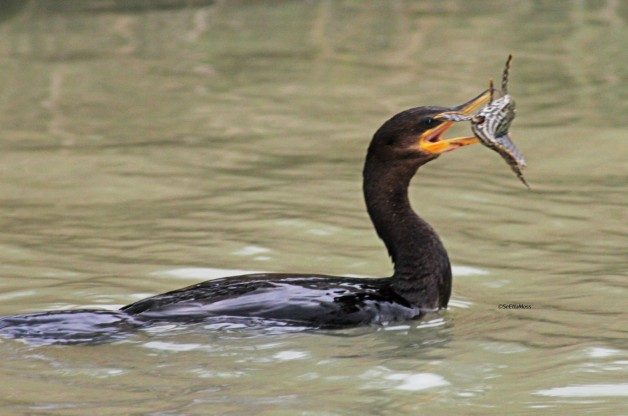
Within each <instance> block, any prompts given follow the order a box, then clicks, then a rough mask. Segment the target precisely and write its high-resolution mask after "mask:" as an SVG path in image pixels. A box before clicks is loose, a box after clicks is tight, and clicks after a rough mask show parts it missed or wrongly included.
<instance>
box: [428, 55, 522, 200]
mask: <svg viewBox="0 0 628 416" xmlns="http://www.w3.org/2000/svg"><path fill="white" fill-rule="evenodd" d="M511 60H512V55H510V56H508V60H507V61H506V67H505V68H504V74H503V76H502V88H501V91H500V95H501V96H500V97H499V98H495V97H494V95H495V89H494V88H493V82H492V81H491V84H490V92H491V100H490V102H489V103H488V104H487V105H486V106H485V107H484V108H482V110H480V112H479V113H477V114H476V115H474V116H468V115H465V114H462V113H457V112H451V113H443V114H442V115H441V116H440V118H444V119H447V120H449V121H456V122H458V121H467V120H470V121H471V130H472V131H473V134H474V135H475V136H476V137H477V138H478V140H479V141H480V142H481V143H482V144H483V145H485V146H486V147H488V148H490V149H492V150H494V151H496V152H497V153H499V154H500V156H501V157H502V158H504V160H506V162H507V163H508V165H509V166H510V167H511V168H512V170H513V171H514V172H515V174H516V175H517V177H518V178H519V179H520V180H521V182H523V184H524V185H525V186H527V187H528V188H529V187H530V186H529V185H528V183H527V182H526V180H525V179H524V177H523V172H522V171H523V169H525V167H526V162H525V159H524V158H523V155H522V154H521V152H520V151H519V149H517V146H515V144H514V143H513V141H512V139H511V138H510V135H509V134H508V129H509V128H510V124H511V123H512V121H513V120H514V119H515V101H514V100H513V98H512V96H511V95H510V94H508V72H509V70H510V61H511Z"/></svg>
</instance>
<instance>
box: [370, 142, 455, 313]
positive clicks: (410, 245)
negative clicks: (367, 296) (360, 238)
mask: <svg viewBox="0 0 628 416" xmlns="http://www.w3.org/2000/svg"><path fill="white" fill-rule="evenodd" d="M419 165H420V164H411V163H403V162H401V163H395V162H393V164H392V165H387V164H386V163H384V162H382V161H380V160H379V159H378V158H377V156H373V155H371V154H369V155H367V159H366V164H365V166H364V198H365V201H366V206H367V209H368V213H369V216H370V217H371V221H373V225H374V226H375V230H376V231H377V234H378V235H379V237H380V238H381V239H382V240H383V241H384V244H386V248H387V249H388V253H389V254H390V257H391V258H392V261H393V263H394V274H393V276H392V278H391V285H392V287H393V288H394V290H395V291H396V292H397V293H398V294H400V295H401V296H403V297H404V298H405V299H406V300H408V301H409V302H410V303H412V304H413V305H415V306H418V307H420V308H425V309H438V308H444V307H446V306H447V302H448V301H449V296H450V294H451V266H450V264H449V258H448V256H447V251H446V250H445V248H444V246H443V244H442V242H441V241H440V238H439V237H438V235H437V234H436V232H435V231H434V230H433V229H432V227H431V226H430V225H429V224H428V223H427V222H425V221H424V220H423V219H421V218H420V217H419V216H418V215H417V214H416V213H415V212H414V211H413V210H412V207H411V206H410V201H409V199H408V185H409V184H410V180H411V179H412V177H413V176H414V174H415V172H416V171H417V169H418V167H419Z"/></svg>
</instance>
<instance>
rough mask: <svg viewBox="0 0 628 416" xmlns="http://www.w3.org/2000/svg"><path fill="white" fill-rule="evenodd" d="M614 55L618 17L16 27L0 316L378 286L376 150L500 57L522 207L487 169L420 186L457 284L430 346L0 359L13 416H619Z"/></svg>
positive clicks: (562, 13) (340, 10)
mask: <svg viewBox="0 0 628 416" xmlns="http://www.w3.org/2000/svg"><path fill="white" fill-rule="evenodd" d="M627 41H628V3H626V2H623V1H619V0H615V1H612V0H609V1H573V2H567V1H564V2H554V1H534V2H533V1H530V2H524V1H512V2H501V1H495V2H491V1H464V0H459V1H458V0H449V1H433V2H432V1H422V2H411V1H390V2H381V1H338V2H332V1H309V2H305V1H304V2H298V1H290V2H279V1H254V2H253V1H251V2H246V1H215V2H212V1H200V0H196V1H194V0H188V1H175V0H159V1H153V2H150V1H140V0H132V1H121V0H118V1H116V0H109V1H106V0H101V1H96V0H90V1H64V2H56V1H43V0H42V1H6V0H5V1H3V2H2V3H0V74H1V77H0V227H1V228H0V229H1V230H2V232H1V233H0V315H7V314H15V313H22V312H29V311H36V310H48V309H66V308H77V307H102V308H115V307H118V306H120V305H123V304H127V303H130V302H132V301H134V300H137V299H139V298H142V297H144V296H148V295H150V294H155V293H159V292H162V291H166V290H170V289H174V288H178V287H182V286H184V285H187V284H192V283H195V282H198V281H201V280H204V279H208V278H212V277H216V276H221V275H228V274H230V273H232V270H235V271H234V272H233V273H237V272H238V271H239V270H245V271H249V270H255V271H257V270H259V271H271V272H291V271H294V272H296V271H298V272H305V273H308V272H309V273H325V274H350V275H365V276H381V275H387V274H388V273H390V265H389V262H388V258H387V256H386V253H385V249H384V248H383V245H382V244H381V242H380V241H378V239H377V237H376V235H375V233H374V232H373V230H372V228H371V225H370V222H369V220H368V217H367V215H366V212H365V210H364V207H363V201H362V195H361V182H360V181H361V168H362V160H363V156H364V154H365V151H366V146H367V145H368V142H369V140H370V137H371V136H372V134H373V132H374V131H375V129H376V128H377V127H378V126H379V125H380V124H381V123H382V122H383V121H384V120H386V119H387V118H388V117H390V116H391V115H392V114H394V113H396V112H398V111H401V110H403V109H406V108H408V107H412V106H417V105H422V104H439V105H453V104H458V103H460V102H463V101H466V100H467V99H469V98H471V97H472V96H474V95H475V94H477V93H479V92H480V91H481V90H482V89H484V88H485V87H486V86H487V83H488V79H489V78H491V77H493V78H498V77H499V75H500V71H501V68H502V65H503V61H504V59H505V57H506V56H507V54H508V53H510V52H512V53H513V54H514V55H515V60H514V63H513V70H512V74H511V84H510V90H511V92H512V93H513V95H514V96H515V98H516V99H517V105H518V111H519V112H518V118H517V120H515V122H514V124H513V127H512V129H511V133H512V134H513V136H514V138H515V141H516V142H517V144H518V146H519V147H520V148H521V150H522V152H523V153H524V154H525V155H526V158H527V161H528V166H529V169H528V171H527V173H526V177H527V179H528V181H529V183H530V184H531V186H532V188H533V191H527V190H526V189H525V188H524V187H523V186H522V185H521V184H520V183H519V182H518V181H517V179H516V178H515V177H514V175H513V174H512V172H510V170H509V168H508V167H507V166H506V164H505V163H504V162H503V161H502V160H501V159H500V158H499V157H498V156H497V155H496V154H494V153H493V152H490V151H488V150H487V149H485V148H483V147H481V146H472V147H469V148H465V149H461V150H458V151H456V152H453V153H449V154H446V155H444V156H443V157H441V158H439V159H438V160H437V161H434V162H432V163H430V164H429V165H428V166H426V167H424V168H422V169H421V171H420V172H419V175H418V177H417V178H416V180H415V181H414V182H413V185H412V200H413V204H414V206H415V208H416V209H417V211H419V212H420V213H421V215H423V216H424V217H425V218H426V219H427V220H428V221H429V222H430V223H431V224H433V225H434V227H435V228H436V229H437V230H438V232H439V234H440V235H441V237H442V239H443V241H444V243H445V245H446V246H447V248H448V250H449V253H450V257H451V259H452V262H453V264H454V268H455V269H454V272H455V279H454V294H453V300H452V302H451V307H450V309H449V310H448V311H446V312H444V313H442V314H440V315H437V316H433V317H431V318H430V319H429V320H427V321H425V322H422V323H418V324H412V325H399V326H394V327H388V328H360V329H355V330H349V331H336V332H325V333H318V332H313V333H287V334H286V333H283V334H281V333H272V332H250V331H246V330H238V329H234V328H231V329H229V328H218V327H211V328H204V327H203V326H202V325H201V326H195V327H183V328H172V327H167V326H164V327H158V328H153V329H152V330H151V331H148V332H142V333H139V334H137V335H136V336H133V337H131V338H129V339H128V340H126V341H123V342H119V343H114V344H107V345H100V346H89V347H87V346H39V347H36V346H28V345H25V344H23V343H20V342H17V341H7V340H0V356H1V357H2V360H1V361H2V362H1V364H0V414H2V415H86V414H98V415H164V416H165V415H168V416H169V415H207V414H212V415H252V414H255V415H326V416H327V415H418V414H431V415H451V414H468V415H505V414H508V415H514V414H556V415H575V414H587V415H591V414H593V415H621V414H628V406H627V405H626V403H627V401H628V400H627V398H628V382H627V380H628V347H627V342H626V341H627V337H628V327H627V324H626V322H628V313H627V312H626V309H627V306H628V305H627V301H626V299H627V296H626V292H627V286H628V285H627V284H626V268H627V266H628V258H627V255H626V252H627V248H626V247H627V238H626V237H627V234H628V229H627V226H626V224H627V223H628V216H627V214H626V203H627V201H628V198H627V196H626V195H628V192H627V189H626V183H627V181H626V177H627V173H628V168H627V166H628V165H627V164H626V156H627V154H628V141H627V140H626V131H627V127H628V124H627V123H626V113H627V112H628V107H627V106H626V102H628V87H627V85H628V84H627V82H626V81H627V79H628V69H627V68H628V49H626V43H627ZM503 303H524V304H530V305H532V309H519V310H503V309H499V305H500V304H503Z"/></svg>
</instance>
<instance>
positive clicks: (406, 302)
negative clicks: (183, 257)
mask: <svg viewBox="0 0 628 416" xmlns="http://www.w3.org/2000/svg"><path fill="white" fill-rule="evenodd" d="M489 97H490V93H489V91H485V92H483V93H482V94H480V95H478V96H477V97H475V98H473V99H472V100H470V101H468V102H466V103H464V104H462V105H459V106H456V107H415V108H411V109H408V110H406V111H403V112H401V113H399V114H396V115H395V116H393V117H392V118H390V119H389V120H388V121H386V122H385V123H384V124H383V125H382V126H381V127H380V128H379V129H378V130H377V132H376V133H375V135H374V136H373V139H372V140H371V143H370V146H369V148H368V152H367V155H366V162H365V164H364V170H363V191H364V199H365V201H366V207H367V210H368V213H369V216H370V218H371V220H372V222H373V225H374V227H375V230H376V231H377V234H378V236H379V237H380V238H381V239H382V240H383V241H384V244H385V245H386V248H387V249H388V253H389V255H390V257H391V259H392V262H393V264H394V272H393V274H392V276H390V277H384V278H350V277H336V276H325V275H311V274H292V273H289V274H275V273H272V274H265V273H264V274H247V275H242V276H231V277H225V278H221V279H216V280H210V281H206V282H203V283H199V284H196V285H193V286H189V287H186V288H183V289H179V290H175V291H172V292H167V293H163V294H160V295H157V296H153V297H149V298H146V299H143V300H140V301H138V302H135V303H132V304H130V305H127V306H124V307H123V308H121V309H120V310H119V311H99V310H86V309H82V310H69V311H51V312H40V313H34V314H27V315H18V316H10V317H4V318H0V334H4V335H5V336H9V337H14V338H29V339H36V338H44V339H48V340H52V341H61V342H63V340H65V342H72V341H74V342H81V341H85V340H91V341H94V340H99V339H102V338H116V336H115V334H114V333H115V331H116V329H123V328H136V327H141V326H145V325H150V324H151V323H155V322H199V321H203V320H207V319H210V318H215V317H224V318H225V319H226V320H228V319H229V318H233V319H240V318H254V319H259V320H268V321H273V322H282V323H283V324H286V325H296V326H303V327H309V328H342V327H352V326H358V325H367V324H386V323H389V322H395V321H406V320H412V319H418V318H420V317H422V316H423V315H425V314H426V313H428V312H434V311H437V310H439V309H442V308H446V307H447V303H448V301H449V297H450V294H451V283H452V279H451V277H452V276H451V266H450V263H449V258H448V256H447V251H446V250H445V247H444V246H443V243H442V242H441V240H440V238H439V237H438V235H437V234H436V232H435V231H434V230H433V229H432V227H431V226H430V225H429V224H428V223H427V222H425V221H424V220H423V219H421V218H420V217H419V216H418V215H417V214H416V213H415V212H414V211H413V210H412V208H411V206H410V201H409V199H408V186H409V184H410V180H411V179H412V177H413V176H414V175H415V173H416V172H417V170H418V169H419V167H421V166H422V165H424V164H426V163H427V162H430V161H432V160H434V159H436V158H437V157H438V156H439V155H440V154H442V153H445V152H448V151H451V150H454V149H457V148H459V147H462V146H466V145H470V144H473V143H477V142H478V140H477V138H475V137H458V138H453V139H444V138H442V137H441V135H442V134H443V133H444V132H445V131H446V130H447V129H449V128H450V127H451V126H452V125H453V124H454V123H453V122H452V121H445V120H442V119H439V117H438V116H439V114H442V113H446V112H452V111H455V112H459V113H463V114H472V113H474V112H475V111H476V110H478V109H480V108H481V107H482V106H483V105H485V104H486V103H487V102H488V101H489ZM90 331H91V332H90Z"/></svg>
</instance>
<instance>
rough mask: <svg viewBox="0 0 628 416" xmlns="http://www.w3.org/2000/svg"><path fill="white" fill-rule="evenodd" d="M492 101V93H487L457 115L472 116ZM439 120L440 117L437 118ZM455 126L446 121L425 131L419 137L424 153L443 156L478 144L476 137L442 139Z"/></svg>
mask: <svg viewBox="0 0 628 416" xmlns="http://www.w3.org/2000/svg"><path fill="white" fill-rule="evenodd" d="M490 99H491V93H490V91H488V90H487V91H485V92H484V93H483V94H482V95H480V96H479V97H477V98H475V99H474V100H472V101H470V102H469V103H467V104H466V105H465V106H464V107H462V108H460V110H458V111H457V113H460V114H463V115H471V114H473V113H475V111H476V110H478V109H480V108H482V107H483V106H485V105H486V104H487V103H488V102H489V101H490ZM435 118H436V119H438V115H436V116H435ZM453 125H454V122H453V121H445V122H443V123H442V124H440V125H438V126H437V127H434V128H433V129H429V130H426V131H424V132H423V133H422V134H421V135H420V136H419V137H418V146H419V149H420V150H421V151H422V152H423V153H428V154H441V153H444V152H448V151H450V150H454V149H457V148H459V147H462V146H468V145H470V144H475V143H478V139H477V138H476V137H475V136H465V137H455V138H453V139H441V138H440V135H441V134H443V133H444V132H445V131H447V130H448V129H449V128H450V127H451V126H453ZM434 138H438V140H436V141H431V140H433V139H434Z"/></svg>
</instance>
